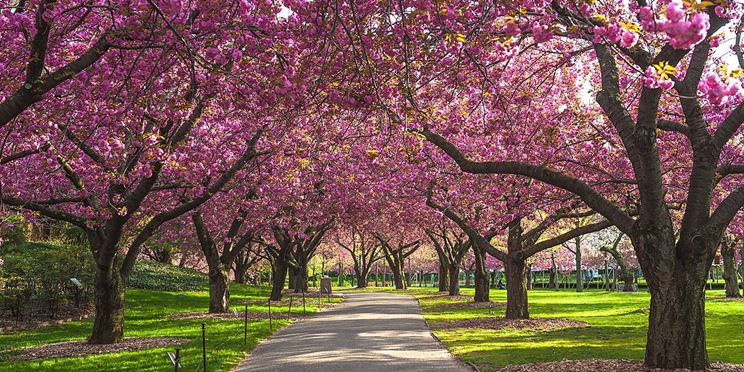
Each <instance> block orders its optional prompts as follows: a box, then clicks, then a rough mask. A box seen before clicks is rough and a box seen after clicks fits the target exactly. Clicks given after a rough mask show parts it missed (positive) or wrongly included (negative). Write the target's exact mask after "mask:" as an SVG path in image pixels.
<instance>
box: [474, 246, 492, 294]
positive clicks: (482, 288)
mask: <svg viewBox="0 0 744 372" xmlns="http://www.w3.org/2000/svg"><path fill="white" fill-rule="evenodd" d="M473 253H475V295H474V296H473V301H475V302H488V301H490V300H491V298H490V288H489V287H490V286H489V280H488V268H487V267H486V251H485V250H482V249H477V248H475V246H474V247H473Z"/></svg>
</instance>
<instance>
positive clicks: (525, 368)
mask: <svg viewBox="0 0 744 372" xmlns="http://www.w3.org/2000/svg"><path fill="white" fill-rule="evenodd" d="M499 371H500V372H532V371H540V372H585V371H613V372H636V371H662V370H661V369H649V370H647V369H645V368H644V367H643V361H640V360H622V359H610V360H598V359H589V360H562V361H560V362H549V363H531V364H521V365H513V366H506V367H504V368H501V369H499ZM667 371H670V370H667ZM674 371H675V372H683V371H689V370H688V369H676V370H674ZM706 371H720V372H741V371H744V365H741V364H725V363H711V366H710V368H708V369H706Z"/></svg>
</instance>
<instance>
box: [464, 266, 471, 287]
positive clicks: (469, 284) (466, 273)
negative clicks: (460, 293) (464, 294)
mask: <svg viewBox="0 0 744 372" xmlns="http://www.w3.org/2000/svg"><path fill="white" fill-rule="evenodd" d="M470 286H471V283H470V271H469V270H465V288H470Z"/></svg>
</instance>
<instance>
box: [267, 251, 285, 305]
mask: <svg viewBox="0 0 744 372" xmlns="http://www.w3.org/2000/svg"><path fill="white" fill-rule="evenodd" d="M286 278H287V265H286V264H285V263H284V262H279V260H276V262H274V264H273V265H271V295H270V296H269V299H270V300H272V301H279V300H281V299H282V291H283V290H284V282H285V280H286Z"/></svg>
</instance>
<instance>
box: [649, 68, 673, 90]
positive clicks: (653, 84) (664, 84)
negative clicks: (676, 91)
mask: <svg viewBox="0 0 744 372" xmlns="http://www.w3.org/2000/svg"><path fill="white" fill-rule="evenodd" d="M643 86H645V87H646V88H651V89H656V88H661V89H664V90H667V89H670V88H671V87H673V86H674V81H672V80H671V79H668V78H667V79H663V78H661V77H659V75H658V74H657V73H656V69H655V68H654V67H653V66H648V68H647V69H646V73H645V74H644V76H643Z"/></svg>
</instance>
